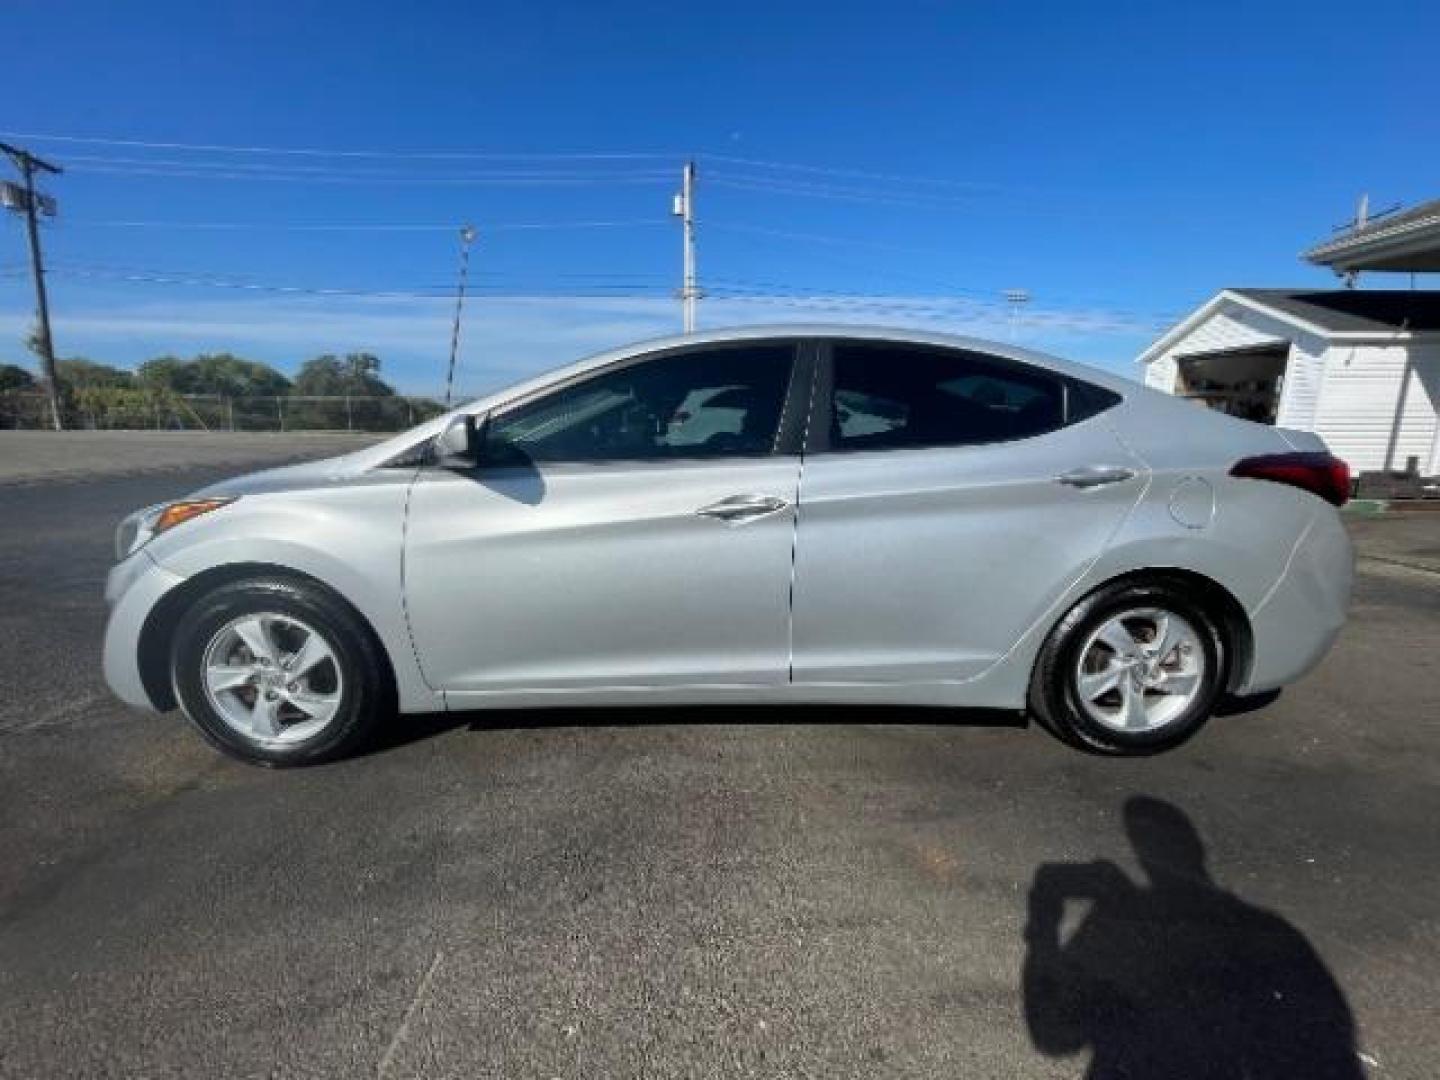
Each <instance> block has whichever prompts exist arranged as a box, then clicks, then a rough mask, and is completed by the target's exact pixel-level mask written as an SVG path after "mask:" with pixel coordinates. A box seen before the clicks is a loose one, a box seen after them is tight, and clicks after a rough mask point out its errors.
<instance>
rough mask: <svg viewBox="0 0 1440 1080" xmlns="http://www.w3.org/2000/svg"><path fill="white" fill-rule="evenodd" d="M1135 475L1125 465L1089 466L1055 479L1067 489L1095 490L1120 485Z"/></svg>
mask: <svg viewBox="0 0 1440 1080" xmlns="http://www.w3.org/2000/svg"><path fill="white" fill-rule="evenodd" d="M1134 475H1135V470H1134V469H1127V468H1125V467H1124V466H1123V465H1087V466H1085V467H1084V468H1083V469H1072V470H1071V471H1070V472H1067V473H1061V474H1060V475H1059V476H1057V477H1056V478H1055V480H1056V482H1057V483H1061V484H1065V485H1066V486H1067V487H1076V488H1095V487H1104V486H1105V485H1106V484H1119V483H1122V482H1124V481H1126V480H1129V479H1130V478H1131V477H1133V476H1134Z"/></svg>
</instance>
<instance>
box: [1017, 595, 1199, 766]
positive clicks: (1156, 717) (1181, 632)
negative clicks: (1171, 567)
mask: <svg viewBox="0 0 1440 1080" xmlns="http://www.w3.org/2000/svg"><path fill="white" fill-rule="evenodd" d="M1227 662H1228V657H1227V653H1226V649H1225V641H1224V637H1223V635H1222V632H1221V630H1220V627H1219V625H1218V624H1217V621H1216V620H1215V619H1214V618H1213V617H1212V616H1211V615H1210V613H1209V612H1208V611H1207V610H1206V608H1205V606H1204V605H1203V604H1200V603H1198V602H1196V600H1194V599H1193V598H1192V597H1191V595H1190V594H1189V592H1188V591H1187V590H1186V589H1185V588H1184V587H1183V586H1181V585H1179V584H1176V583H1171V582H1169V581H1163V580H1160V581H1152V582H1145V581H1130V582H1120V583H1117V584H1114V585H1110V586H1107V587H1105V588H1102V589H1100V590H1098V591H1097V592H1095V593H1093V594H1091V595H1090V596H1088V597H1086V598H1085V599H1084V600H1082V601H1081V602H1080V603H1079V604H1077V605H1076V606H1075V607H1074V608H1073V609H1072V610H1071V611H1070V612H1069V614H1067V615H1066V616H1065V618H1064V619H1062V620H1061V621H1060V624H1059V625H1058V626H1057V627H1056V628H1055V630H1054V631H1053V632H1052V633H1051V635H1050V638H1049V640H1047V641H1046V643H1045V646H1044V648H1043V649H1042V650H1041V653H1040V658H1039V661H1038V662H1037V664H1036V667H1035V676H1034V679H1033V681H1032V684H1031V692H1030V707H1031V710H1032V711H1033V712H1034V713H1035V714H1036V715H1037V716H1038V717H1039V719H1040V720H1041V722H1042V723H1044V724H1045V725H1046V726H1047V727H1049V728H1050V729H1051V730H1052V731H1054V732H1055V733H1056V734H1058V735H1060V736H1061V737H1062V738H1064V739H1066V740H1067V741H1070V742H1072V743H1075V744H1077V745H1079V746H1082V747H1084V748H1086V749H1089V750H1094V751H1097V752H1100V753H1108V754H1149V753H1155V752H1156V751H1159V750H1165V749H1168V748H1170V747H1172V746H1177V745H1179V744H1180V743H1181V742H1184V741H1185V740H1186V739H1188V738H1189V737H1190V736H1191V735H1193V734H1194V733H1195V732H1196V731H1197V730H1199V728H1200V727H1201V726H1202V725H1203V724H1204V723H1205V721H1206V720H1207V719H1208V718H1209V716H1210V712H1211V710H1212V709H1213V708H1214V707H1215V703H1216V701H1217V700H1218V699H1219V697H1220V694H1221V691H1222V690H1223V688H1224V686H1225V676H1226V669H1225V665H1226V663H1227Z"/></svg>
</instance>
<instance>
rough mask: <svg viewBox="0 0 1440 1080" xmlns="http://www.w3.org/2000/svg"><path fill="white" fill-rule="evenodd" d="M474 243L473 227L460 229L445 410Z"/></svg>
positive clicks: (457, 348)
mask: <svg viewBox="0 0 1440 1080" xmlns="http://www.w3.org/2000/svg"><path fill="white" fill-rule="evenodd" d="M474 241H475V226H474V225H466V226H463V227H462V228H461V229H460V280H459V283H458V284H457V286H456V288H455V325H454V326H453V327H452V328H451V330H450V368H449V370H448V371H447V372H446V373H445V408H447V409H448V408H450V398H451V396H452V395H453V393H454V390H455V356H456V354H457V353H459V351H460V312H461V311H462V310H463V309H464V307H465V279H466V278H467V277H469V276H470V245H471V244H472V243H474Z"/></svg>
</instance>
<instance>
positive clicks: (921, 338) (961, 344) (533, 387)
mask: <svg viewBox="0 0 1440 1080" xmlns="http://www.w3.org/2000/svg"><path fill="white" fill-rule="evenodd" d="M799 338H841V339H846V340H850V341H881V342H895V343H897V344H905V345H935V346H939V347H941V348H950V349H966V350H970V351H972V352H980V353H986V354H988V355H990V356H998V357H1002V358H1004V359H1009V360H1015V361H1017V362H1019V363H1022V364H1030V365H1033V366H1035V367H1039V368H1045V369H1047V370H1050V371H1054V372H1056V373H1058V374H1061V375H1067V376H1069V377H1071V378H1074V379H1080V380H1083V381H1085V382H1089V383H1094V384H1095V385H1097V386H1103V387H1105V388H1106V389H1108V390H1112V391H1114V392H1115V393H1117V394H1120V395H1121V396H1122V397H1125V398H1127V399H1133V398H1135V397H1137V396H1141V395H1145V394H1146V393H1147V391H1146V389H1145V387H1143V386H1141V385H1140V384H1139V383H1138V382H1135V381H1134V380H1133V379H1128V378H1126V377H1124V376H1123V375H1116V374H1114V373H1112V372H1108V371H1102V370H1101V369H1100V368H1096V367H1091V366H1090V365H1088V364H1078V363H1074V362H1072V361H1069V360H1062V359H1060V358H1059V357H1057V356H1051V355H1049V354H1048V353H1042V352H1036V351H1034V350H1032V349H1022V348H1020V347H1019V346H1017V345H1011V344H1006V343H1003V342H998V341H987V340H986V339H984V338H976V337H965V336H963V335H960V334H945V333H940V332H937V331H932V330H917V329H913V328H907V327H895V326H872V325H865V324H859V323H825V322H817V323H774V324H769V325H752V326H732V327H719V328H715V329H710V330H699V331H695V332H692V333H689V334H672V335H668V336H666V337H658V338H650V339H647V340H645V341H637V342H633V343H631V344H629V345H623V346H620V347H619V348H615V349H608V350H606V351H605V352H601V353H596V354H594V355H592V356H588V357H586V358H584V359H583V360H577V361H576V362H574V363H572V364H567V365H565V366H563V367H558V368H552V369H551V370H549V371H545V372H541V373H539V374H537V375H535V376H534V377H533V378H530V379H526V380H524V381H523V382H519V383H515V384H512V385H510V386H507V387H504V388H503V389H499V390H496V391H494V392H493V393H490V394H486V395H484V396H483V397H479V398H475V399H474V400H472V401H469V402H466V403H465V404H464V405H461V406H459V407H458V408H457V409H454V410H452V411H451V412H448V413H445V414H443V415H441V416H439V417H436V418H435V419H433V420H430V421H427V422H426V423H424V424H421V425H419V426H417V427H415V428H412V429H411V430H410V431H408V432H402V433H401V434H400V435H397V436H395V437H394V438H392V439H387V440H386V441H384V442H382V443H378V444H376V445H375V446H373V447H369V448H368V449H366V450H361V451H357V452H356V453H355V454H353V455H349V457H350V458H351V459H352V460H353V461H354V462H355V463H356V464H357V465H361V466H368V465H371V464H374V463H376V462H381V461H384V460H386V459H387V458H389V457H390V456H391V455H393V454H395V453H398V452H400V450H401V449H403V448H404V447H405V446H406V445H407V443H413V442H415V441H416V440H417V439H419V438H424V437H427V436H429V435H433V434H435V433H436V432H438V431H439V430H440V429H441V428H442V427H444V425H445V424H446V423H447V422H448V420H449V418H450V417H451V416H454V415H456V414H458V413H480V412H484V411H485V410H487V409H491V408H494V407H496V406H497V405H503V404H504V403H505V402H508V401H513V400H516V399H518V398H521V397H525V396H527V395H530V394H533V393H536V392H538V391H541V390H544V389H545V388H546V387H547V386H549V385H551V384H552V383H558V382H562V381H564V380H567V379H572V378H575V377H576V376H579V375H583V374H585V373H586V372H589V371H595V370H598V369H600V368H603V367H606V366H608V365H610V364H615V363H620V362H621V361H624V360H628V359H631V358H632V357H637V356H643V355H644V354H646V353H652V352H663V351H666V350H668V349H680V348H693V347H694V346H697V345H724V344H728V343H730V342H744V341H761V340H766V341H773V340H776V339H785V340H794V339H799Z"/></svg>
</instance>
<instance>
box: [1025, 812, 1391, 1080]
mask: <svg viewBox="0 0 1440 1080" xmlns="http://www.w3.org/2000/svg"><path fill="white" fill-rule="evenodd" d="M1124 821H1125V831H1126V833H1127V835H1128V836H1129V838H1130V843H1131V845H1132V846H1133V847H1134V851H1135V858H1136V860H1137V861H1138V862H1139V864H1140V867H1141V869H1142V871H1143V872H1144V876H1145V880H1144V881H1142V882H1139V883H1137V882H1135V881H1134V880H1132V879H1131V878H1130V877H1129V876H1128V875H1127V874H1126V873H1125V872H1124V871H1123V870H1121V869H1120V868H1119V867H1118V866H1116V865H1115V864H1114V863H1112V862H1109V861H1106V860H1097V861H1095V862H1088V863H1050V864H1046V865H1043V866H1041V867H1040V868H1039V869H1038V870H1036V872H1035V877H1034V879H1033V881H1032V883H1031V886H1030V894H1029V912H1028V915H1029V917H1028V920H1027V923H1026V928H1025V942H1026V954H1025V962H1024V969H1023V973H1022V978H1021V989H1022V993H1023V996H1024V1009H1025V1022H1026V1026H1027V1028H1028V1030H1029V1033H1030V1038H1031V1041H1032V1042H1033V1043H1034V1045H1035V1047H1036V1048H1037V1049H1039V1050H1040V1051H1041V1052H1043V1053H1045V1054H1047V1055H1050V1056H1053V1057H1068V1056H1070V1055H1074V1054H1080V1053H1083V1052H1085V1051H1089V1053H1090V1055H1091V1059H1090V1066H1089V1069H1088V1071H1087V1073H1086V1076H1087V1077H1089V1078H1091V1080H1111V1078H1119V1077H1167V1078H1180V1077H1207V1078H1214V1080H1229V1078H1232V1077H1233V1078H1235V1080H1240V1078H1250V1077H1255V1078H1259V1077H1275V1078H1277V1080H1278V1078H1282V1077H1285V1078H1299V1077H1305V1078H1306V1080H1329V1078H1343V1080H1360V1078H1361V1077H1363V1076H1364V1073H1363V1071H1362V1069H1361V1067H1360V1064H1359V1060H1358V1058H1357V1055H1356V1035H1355V1022H1354V1018H1353V1016H1352V1014H1351V1011H1350V1006H1349V1004H1348V1003H1347V1002H1346V1000H1345V995H1344V993H1343V992H1342V991H1341V989H1340V986H1339V984H1338V983H1337V982H1336V980H1335V977H1334V976H1333V975H1332V974H1331V973H1330V971H1329V969H1328V968H1327V967H1326V966H1325V963H1324V961H1322V960H1321V959H1320V957H1319V955H1318V954H1317V953H1316V951H1315V949H1314V948H1313V947H1312V946H1311V945H1310V943H1309V941H1307V940H1306V938H1305V936H1304V935H1303V934H1302V933H1301V932H1300V931H1299V930H1297V929H1296V928H1295V927H1294V926H1292V925H1291V924H1290V923H1289V922H1287V921H1286V920H1285V919H1284V918H1282V917H1281V916H1279V915H1276V914H1275V913H1274V912H1270V911H1265V910H1262V909H1261V908H1258V907H1255V906H1253V905H1251V904H1249V903H1246V902H1245V901H1244V900H1242V899H1240V898H1239V897H1238V896H1236V895H1234V894H1233V893H1231V892H1228V891H1226V890H1225V889H1223V888H1221V887H1220V886H1219V885H1218V884H1216V883H1215V881H1214V880H1213V879H1212V878H1211V877H1210V874H1209V871H1208V870H1207V868H1206V865H1205V845H1204V843H1203V842H1202V841H1201V839H1200V835H1199V833H1198V832H1197V831H1196V829H1195V826H1194V825H1193V824H1192V823H1191V822H1190V819H1189V818H1188V817H1187V816H1186V815H1185V813H1184V812H1183V811H1181V810H1180V809H1179V808H1177V807H1175V806H1173V805H1171V804H1170V803H1168V802H1164V801H1163V800H1160V799H1155V798H1150V797H1147V796H1136V797H1134V798H1131V799H1129V800H1128V801H1127V802H1126V803H1125V807H1124ZM1072 926H1073V929H1071V928H1070V927H1072ZM1067 931H1068V932H1067Z"/></svg>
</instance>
